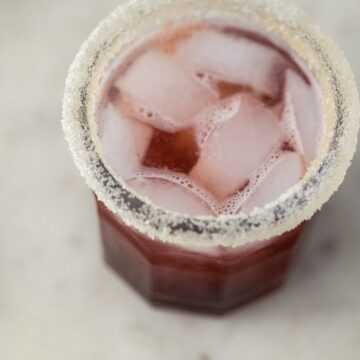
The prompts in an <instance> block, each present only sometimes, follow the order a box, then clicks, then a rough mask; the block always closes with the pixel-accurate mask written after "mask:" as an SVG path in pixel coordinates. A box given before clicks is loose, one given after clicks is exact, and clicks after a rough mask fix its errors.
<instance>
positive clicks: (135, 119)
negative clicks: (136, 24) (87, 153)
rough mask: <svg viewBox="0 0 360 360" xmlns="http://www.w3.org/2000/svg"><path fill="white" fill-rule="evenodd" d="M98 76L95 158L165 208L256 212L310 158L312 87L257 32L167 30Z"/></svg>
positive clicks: (316, 112)
mask: <svg viewBox="0 0 360 360" xmlns="http://www.w3.org/2000/svg"><path fill="white" fill-rule="evenodd" d="M115 63H116V61H114V64H115ZM105 77H106V78H105V79H104V81H103V83H104V84H105V85H104V86H103V88H102V89H101V92H100V96H99V98H100V100H99V106H98V109H97V114H96V116H97V125H98V135H99V138H100V140H101V144H102V148H103V153H104V157H105V159H106V161H107V162H108V164H109V165H110V166H111V167H112V168H113V169H114V170H115V171H116V172H117V174H118V175H119V176H121V177H122V178H123V179H124V180H125V181H126V182H127V184H128V185H129V186H130V187H131V188H133V189H134V190H135V191H136V192H137V193H138V194H141V195H143V196H145V197H147V198H149V199H150V200H151V201H152V202H153V203H154V204H157V205H159V206H162V207H164V208H166V209H168V210H174V211H177V212H181V213H185V214H189V215H215V216H216V215H220V214H237V213H239V212H240V211H245V212H247V211H250V210H251V209H253V208H254V207H261V206H264V205H265V204H266V203H268V202H270V201H272V200H275V199H276V198H277V197H278V196H280V195H281V194H282V193H284V192H285V191H286V190H287V189H288V188H290V187H291V186H293V185H295V184H296V183H297V182H298V181H299V180H300V179H301V178H302V176H303V175H304V174H305V172H306V169H307V167H308V166H309V165H310V163H311V161H312V160H313V159H315V157H316V155H317V152H318V148H319V144H320V140H321V137H322V135H323V132H324V125H323V119H322V111H321V94H320V90H319V87H318V84H317V82H316V80H315V78H314V76H313V75H312V74H311V72H310V71H309V70H308V69H307V67H306V66H305V65H304V64H303V63H302V62H301V60H300V59H298V58H297V56H296V55H295V54H294V53H292V52H291V51H290V50H289V49H286V48H285V47H280V46H279V45H277V43H276V42H273V41H272V40H270V38H268V37H264V36H263V35H260V34H259V33H255V32H250V31H247V30H244V29H240V28H235V27H229V26H220V25H214V24H208V23H201V24H186V25H183V26H176V25H169V26H168V27H167V28H165V29H163V31H162V32H161V33H160V34H159V33H158V34H156V35H154V36H153V37H152V38H151V39H147V41H144V43H142V44H141V45H139V46H138V47H137V48H136V49H133V50H132V51H131V52H130V54H129V55H128V56H127V57H126V58H125V59H122V61H119V62H117V63H116V65H113V66H112V69H111V71H108V74H106V76H105Z"/></svg>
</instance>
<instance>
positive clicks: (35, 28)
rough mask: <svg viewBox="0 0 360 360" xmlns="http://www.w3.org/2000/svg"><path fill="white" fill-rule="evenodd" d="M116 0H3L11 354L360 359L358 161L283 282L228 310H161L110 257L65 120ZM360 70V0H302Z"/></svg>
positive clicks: (0, 233)
mask: <svg viewBox="0 0 360 360" xmlns="http://www.w3.org/2000/svg"><path fill="white" fill-rule="evenodd" d="M117 3H119V1H116V0H101V1H100V0H86V1H85V0H78V1H73V0H72V1H70V0H62V1H48V0H32V1H26V0H23V1H12V0H1V2H0V24H1V25H0V29H1V30H0V50H1V52H0V99H1V115H2V119H1V122H0V169H1V178H0V189H1V190H0V201H1V207H0V359H2V360H24V359H26V360H32V359H34V360H35V359H36V360H45V359H46V360H48V359H52V360H57V359H59V360H64V359H70V360H82V359H84V360H97V359H99V360H113V359H126V360H132V359H140V360H143V359H156V360H163V359H164V360H169V359H171V360H183V359H188V360H233V359H245V360H258V359H267V360H272V359H274V360H275V359H276V360H279V359H291V360H304V359H306V360H312V359H314V360H318V359H327V360H356V359H360V280H359V279H360V260H359V259H360V239H359V234H360V221H359V215H358V211H357V210H356V209H360V196H359V195H358V191H359V190H358V189H359V186H358V184H359V183H360V158H359V156H358V157H357V158H356V160H355V162H354V164H353V167H352V169H351V171H350V172H349V174H348V176H347V179H346V181H345V183H344V185H343V186H342V188H341V190H340V191H339V192H338V193H337V194H336V196H334V197H333V198H332V200H331V201H330V202H329V203H328V204H327V205H326V206H325V208H324V210H323V211H322V212H321V214H320V215H318V216H317V220H316V221H315V222H313V223H312V225H311V226H310V227H309V228H308V229H307V231H306V237H307V241H306V243H305V246H304V250H303V252H302V254H301V256H300V258H299V259H298V261H297V263H296V264H295V267H294V269H293V271H292V274H291V277H290V280H289V282H288V284H287V286H286V287H285V288H283V289H282V290H281V291H280V292H277V293H276V294H274V295H272V296H270V297H267V298H265V299H263V300H261V301H258V302H255V303H253V304H251V305H248V306H246V307H244V308H241V309H239V310H238V311H235V312H233V313H230V314H229V315H227V316H225V317H208V316H204V315H196V314H193V313H186V312H180V311H173V310H168V309H166V310H165V309H160V308H156V309H154V308H152V307H150V306H149V305H148V304H147V303H146V302H144V301H143V299H142V298H140V297H139V296H138V295H137V294H136V293H134V292H133V291H132V290H131V289H130V288H129V287H128V286H127V285H126V284H125V283H124V282H122V281H120V280H119V279H118V278H117V277H116V276H115V275H114V274H113V273H112V272H110V271H109V270H108V269H107V268H106V267H105V266H104V265H103V262H102V259H101V256H100V245H99V241H98V240H99V233H98V225H97V219H96V214H95V207H94V203H93V198H92V196H91V193H90V191H89V190H88V189H87V188H86V186H85V184H84V182H83V180H82V179H81V178H80V176H79V175H78V171H77V170H76V168H75V167H74V165H73V162H72V159H71V157H70V155H69V152H68V151H67V145H66V144H65V142H64V140H63V135H62V131H61V127H60V117H61V98H62V92H63V83H64V79H65V75H66V71H67V68H68V65H69V64H70V62H71V60H72V58H73V56H74V54H75V53H76V51H77V49H78V47H79V45H80V43H81V41H82V40H83V39H84V38H85V37H86V36H87V34H88V33H89V31H90V30H91V29H92V28H93V27H94V26H95V25H96V24H97V22H98V21H99V20H100V19H101V18H103V17H104V16H105V15H106V14H107V13H108V12H110V10H111V9H113V8H114V7H115V6H116V5H117ZM297 3H299V5H301V6H303V7H305V8H306V9H308V10H309V12H310V13H311V14H312V15H313V16H314V17H315V18H316V19H317V21H318V22H319V23H320V24H321V25H322V26H323V28H325V29H326V30H327V31H328V32H330V33H331V34H332V35H333V36H334V37H335V38H336V40H337V41H338V43H339V44H340V46H341V47H342V48H343V49H344V51H345V53H346V55H347V57H348V58H349V60H350V62H351V64H352V66H353V68H354V71H355V73H356V76H357V79H360V48H359V41H360V5H359V0H342V1H340V0H334V1H328V0H321V1H320V0H317V1H314V0H297Z"/></svg>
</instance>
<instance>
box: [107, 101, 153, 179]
mask: <svg viewBox="0 0 360 360" xmlns="http://www.w3.org/2000/svg"><path fill="white" fill-rule="evenodd" d="M100 121H101V122H102V127H101V134H100V138H101V141H102V145H103V151H104V156H105V158H106V160H107V161H108V162H109V164H110V165H111V166H112V167H113V169H114V170H116V172H117V173H118V174H119V175H120V176H122V177H123V178H124V179H127V178H129V177H131V176H133V175H134V174H135V173H136V172H137V171H138V169H139V166H140V161H141V159H142V157H143V156H144V155H145V152H146V149H147V146H148V144H149V142H150V139H151V136H152V132H153V130H152V129H151V128H150V127H149V126H147V125H144V124H141V123H136V122H134V121H132V120H129V119H126V118H124V117H121V116H120V113H119V111H118V109H117V108H116V107H115V106H114V105H112V104H111V103H109V104H108V105H107V106H106V107H105V108H103V109H101V112H100Z"/></svg>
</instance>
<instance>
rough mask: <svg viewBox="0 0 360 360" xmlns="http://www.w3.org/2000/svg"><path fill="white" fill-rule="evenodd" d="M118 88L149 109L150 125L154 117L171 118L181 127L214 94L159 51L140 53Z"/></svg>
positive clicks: (119, 81) (168, 56)
mask: <svg viewBox="0 0 360 360" xmlns="http://www.w3.org/2000/svg"><path fill="white" fill-rule="evenodd" d="M116 86H117V87H118V88H119V89H120V94H122V95H124V94H126V95H127V96H129V97H130V98H131V99H132V103H133V104H137V106H139V107H143V108H145V109H146V112H147V113H148V114H149V116H148V121H149V122H150V123H152V124H153V120H154V119H153V117H154V116H160V117H163V118H165V119H166V118H167V117H169V118H171V119H172V120H171V121H173V122H174V123H175V124H176V125H177V126H178V128H182V127H184V126H186V124H187V122H188V121H189V119H190V118H191V116H193V115H194V114H195V113H197V112H199V111H200V110H201V109H202V108H203V107H204V106H206V105H207V104H209V103H210V102H211V101H212V100H213V96H212V94H211V92H210V91H207V90H206V89H204V87H203V86H201V85H200V84H199V83H198V82H197V81H195V80H194V79H192V77H191V76H189V75H187V74H186V72H185V70H184V69H183V68H182V67H181V66H180V65H179V64H178V63H177V62H176V61H175V59H174V57H173V56H171V55H167V54H165V53H162V52H160V51H157V50H149V51H147V52H145V53H143V54H141V55H140V56H139V57H138V58H137V59H136V60H135V62H134V63H133V64H132V65H131V66H130V68H129V69H128V70H127V71H126V73H125V74H124V75H123V76H122V77H121V78H120V79H118V80H117V82H116ZM164 130H166V131H168V130H169V129H164Z"/></svg>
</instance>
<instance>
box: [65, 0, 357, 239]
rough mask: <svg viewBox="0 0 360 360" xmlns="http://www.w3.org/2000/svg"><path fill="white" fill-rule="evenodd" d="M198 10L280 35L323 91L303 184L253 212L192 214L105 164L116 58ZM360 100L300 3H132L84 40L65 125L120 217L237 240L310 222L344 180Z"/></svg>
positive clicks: (69, 86)
mask: <svg viewBox="0 0 360 360" xmlns="http://www.w3.org/2000/svg"><path fill="white" fill-rule="evenodd" d="M189 12H194V13H196V14H198V15H200V17H208V16H212V15H215V14H217V15H218V16H228V17H232V18H233V19H236V18H238V19H245V20H248V21H249V22H250V23H254V24H256V25H257V26H259V27H260V28H262V29H264V30H265V31H268V32H269V33H271V34H274V35H276V36H277V37H279V38H280V39H282V40H283V41H284V42H285V43H286V44H287V45H288V46H290V47H291V48H292V50H294V51H295V52H296V53H297V54H298V55H299V56H300V58H302V59H303V60H304V61H305V62H306V63H307V64H308V66H309V67H310V69H311V70H313V73H314V75H315V77H316V79H317V80H318V82H319V84H320V87H321V90H322V95H323V113H324V120H325V123H326V133H325V136H324V139H323V141H322V145H321V149H320V152H319V155H318V157H317V158H316V159H315V160H314V161H313V162H312V164H311V166H310V167H309V168H308V170H307V173H306V174H305V176H304V177H303V178H302V180H301V181H300V182H299V183H297V184H296V185H295V186H293V187H292V188H290V189H289V190H288V191H287V192H285V193H284V194H282V195H281V196H280V197H279V198H277V199H276V200H274V201H272V202H271V203H269V204H267V205H266V206H264V207H262V208H255V209H254V210H253V211H251V212H250V213H249V214H245V213H240V214H238V215H221V216H218V217H212V216H195V217H194V216H187V215H183V214H179V213H176V212H173V211H169V210H166V209H163V208H160V207H158V206H156V205H154V204H152V203H151V202H150V201H149V200H147V199H146V198H143V197H141V196H139V195H137V194H136V193H135V192H134V191H133V190H131V189H130V188H129V187H128V186H127V185H126V183H125V182H124V181H123V180H122V179H121V178H119V177H118V176H117V175H116V174H115V173H114V171H113V170H112V169H111V168H110V167H109V166H107V164H106V160H105V159H104V158H103V157H102V156H101V153H100V152H99V144H98V139H97V137H96V136H95V135H94V131H93V125H92V124H94V122H95V120H94V113H95V104H96V100H95V94H96V89H97V88H98V86H99V83H100V80H101V75H102V73H103V72H104V70H105V68H106V67H107V66H108V65H109V63H110V61H111V59H112V58H113V57H114V55H115V54H117V53H118V52H119V51H120V50H121V48H122V47H123V46H124V45H125V44H126V43H127V42H129V41H131V40H134V39H136V35H137V34H140V33H141V29H142V30H144V29H145V26H146V25H149V24H150V23H152V24H155V23H156V24H159V23H161V22H162V21H163V22H165V21H169V20H170V19H174V16H175V17H177V18H178V17H179V16H181V15H183V16H185V15H186V14H188V13H189ZM359 114H360V103H359V96H358V92H357V87H356V84H355V80H354V78H353V74H352V72H351V69H350V67H349V65H348V62H347V60H346V59H345V57H344V56H343V54H342V52H341V51H340V50H339V49H338V48H337V46H336V45H335V44H334V42H333V41H332V39H331V38H330V37H329V36H327V35H325V34H323V33H322V32H321V31H320V30H319V29H318V27H317V26H315V25H313V24H312V22H311V21H310V20H309V19H308V18H307V16H306V15H305V14H304V13H303V12H302V11H300V10H299V9H298V8H296V7H295V6H293V5H289V4H286V5H285V4H284V3H281V2H277V1H269V0H268V1H266V0H258V1H248V0H222V1H221V2H215V1H213V0H197V1H194V0H152V1H149V0H128V1H126V2H124V3H123V4H121V5H120V6H119V7H118V8H117V9H116V10H115V11H114V12H113V13H111V14H110V15H109V16H108V17H107V18H106V19H105V20H103V21H102V22H101V23H100V24H99V25H98V27H97V28H96V29H95V30H94V31H93V32H92V34H91V35H90V37H89V38H88V39H87V40H86V41H85V43H84V44H83V45H82V47H81V49H80V51H79V53H78V54H77V56H76V58H75V60H74V62H73V64H72V65H71V68H70V71H69V74H68V77H67V80H66V88H65V96H64V102H63V118H62V125H63V129H64V132H65V137H66V139H67V141H68V143H69V145H70V149H71V152H72V155H73V157H74V160H75V163H76V165H77V167H78V168H79V169H80V171H81V174H82V175H83V177H84V178H85V180H86V182H87V184H88V185H89V186H90V188H91V189H92V190H93V191H94V192H95V194H96V195H97V197H98V198H99V200H100V201H102V202H103V203H104V204H105V205H106V207H107V208H108V209H110V210H111V211H112V212H113V213H115V214H116V215H118V216H120V218H121V219H122V221H123V222H124V223H125V224H126V225H128V226H131V227H133V228H134V229H136V230H137V231H139V232H140V233H143V234H145V235H147V236H148V237H150V238H151V239H156V240H160V241H163V242H169V243H176V244H179V245H192V244H196V245H198V246H239V245H243V244H247V243H250V242H255V241H260V240H267V239H269V238H272V237H275V236H278V235H281V234H283V233H284V232H286V231H290V230H292V229H294V228H295V227H297V226H298V225H300V224H301V223H303V222H304V221H306V220H308V219H310V218H311V217H312V216H313V215H314V213H315V212H316V211H317V210H319V209H320V208H321V207H322V205H323V204H324V203H325V202H326V201H327V200H328V199H329V198H330V197H331V195H332V194H333V193H334V192H335V191H336V190H337V189H338V187H339V186H340V184H341V183H342V181H343V179H344V176H345V174H346V172H347V169H348V167H349V166H350V163H351V160H352V158H353V156H354V153H355V150H356V144H357V133H358V127H359V121H358V119H359Z"/></svg>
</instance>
